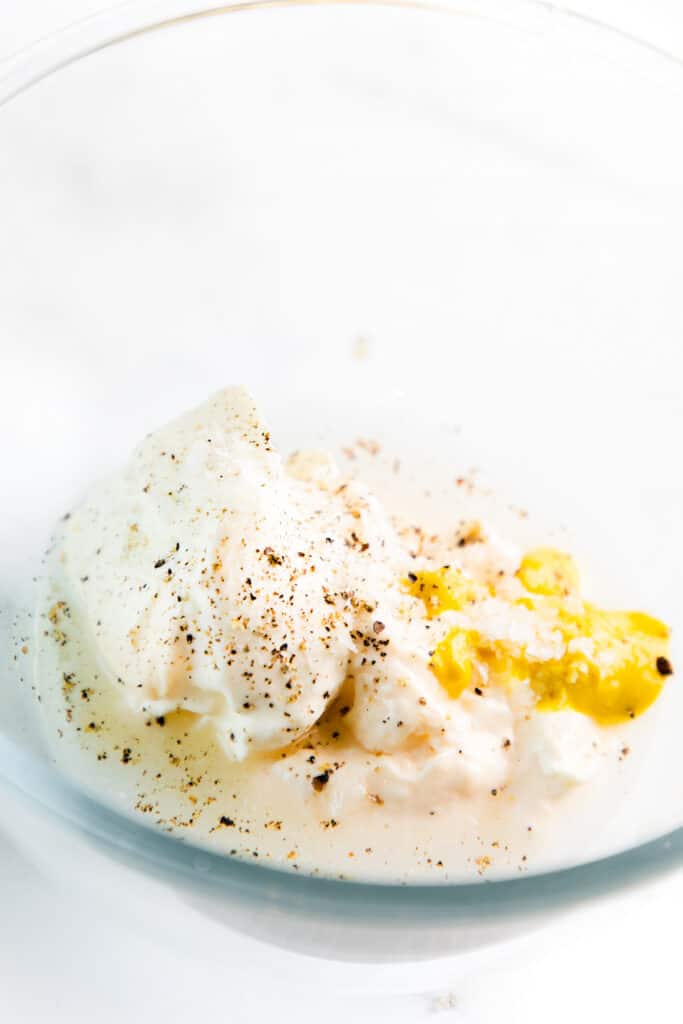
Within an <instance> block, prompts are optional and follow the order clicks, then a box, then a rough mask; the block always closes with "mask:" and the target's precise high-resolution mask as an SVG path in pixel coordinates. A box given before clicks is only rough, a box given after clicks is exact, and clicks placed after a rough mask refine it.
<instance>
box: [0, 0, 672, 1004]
mask: <svg viewBox="0 0 683 1024" xmlns="http://www.w3.org/2000/svg"><path fill="white" fill-rule="evenodd" d="M98 6H99V5H98V4H96V3H91V2H85V0H78V2H73V3H67V2H66V0H64V2H60V3H54V2H41V3H38V2H33V3H32V2H27V0H16V2H14V0H4V3H3V4H2V6H1V7H0V53H9V52H12V51H13V50H14V49H16V48H17V47H18V46H21V45H25V44H26V43H27V42H29V41H30V40H31V39H32V38H35V37H36V36H38V35H42V34H44V33H45V32H49V31H51V30H53V28H55V27H57V26H58V25H59V24H62V23H66V22H68V21H70V20H71V19H72V18H73V17H79V16H82V15H83V14H84V13H88V12H89V11H91V10H95V9H97V7H98ZM575 6H576V8H577V9H578V8H579V7H580V9H582V10H585V11H588V12H590V13H591V14H594V15H595V16H596V17H599V18H603V19H604V20H611V21H614V22H616V23H618V24H620V25H622V26H623V27H624V28H625V29H627V30H629V31H633V32H636V33H639V34H642V35H645V36H647V38H649V39H650V40H651V41H652V42H654V43H657V44H659V45H663V46H665V47H667V48H668V49H671V50H675V51H677V52H679V53H681V54H682V55H683V15H681V14H680V12H679V10H678V5H677V4H674V3H671V2H667V3H664V2H661V0H660V2H658V3H656V4H655V3H649V4H647V5H646V4H645V3H644V2H639V3H635V2H630V3H628V4H627V3H619V4H618V3H615V2H611V0H610V2H607V0H604V2H597V0H594V2H588V0H585V2H584V3H582V4H581V5H579V4H578V3H577V4H576V5H575ZM0 837H1V838H2V845H1V846H0V901H1V907H2V910H1V913H0V950H1V951H2V960H1V961H0V1014H1V1016H2V1021H3V1024H5V1022H7V1024H15V1022H17V1024H23V1022H25V1021H39V1022H41V1024H42V1022H43V1021H56V1022H58V1024H67V1022H69V1024H71V1022H78V1021H81V1020H83V1021H91V1020H93V1019H94V1018H96V1019H98V1020H100V1021H104V1022H105V1024H106V1022H108V1021H114V1020H116V1021H117V1022H119V1021H121V1020H122V1019H125V1018H128V1019H129V1020H130V1021H136V1020H138V1019H142V1015H143V1012H144V1018H145V1019H146V1020H148V1021H152V1022H154V1021H157V1020H158V1021H162V1020H167V1021H171V1022H172V1021H176V1020H177V1021H180V1020H186V1019H187V1018H188V1015H192V1016H196V1019H199V1018H200V1017H201V1015H202V1013H204V1014H205V1015H206V1016H207V1017H209V1016H210V1017H211V1019H218V1020H223V1019H225V1020H230V1021H233V1020H235V1021H238V1022H241V1021H260V1020H270V1019H272V1018H274V1017H276V1016H277V1017H278V1019H280V1020H285V1021H289V1020H292V1021H293V1020H295V1019H299V1017H301V1016H304V1017H305V1019H308V1018H311V1019H313V1018H314V1017H315V1016H318V1015H320V1016H321V1017H323V1018H324V1020H325V1021H326V1024H327V1022H329V1024H335V1022H336V1021H340V1022H341V1021H344V1022H346V1021H348V1020H349V1018H353V1019H357V1020H361V1021H365V1020H367V1021H371V1020H372V1021H382V1020H385V1019H386V1020H391V1021H393V1022H399V1024H400V1022H401V1021H406V1022H407V1021H419V1020H422V1019H425V1020H427V1019H431V1018H432V1014H433V1013H434V1012H436V1011H437V1010H439V1011H442V1012H443V1013H444V1014H445V1016H444V1017H443V1018H442V1019H444V1020H449V1019H453V1020H458V1021H465V1022H467V1024H478V1022H480V1021H481V1022H488V1021H494V1020H499V1019H500V1020H504V1021H506V1022H511V1024H516V1022H517V1021H519V1022H521V1021H525V1022H531V1024H536V1022H539V1024H540V1022H541V1021H545V1020H546V1019H552V1020H553V1021H554V1022H557V1024H563V1022H565V1021H566V1022H569V1021H571V1022H572V1024H574V1022H575V1021H576V1020H577V1018H578V1019H589V1020H591V1021H592V1020H596V1021H597V1020H603V1019H604V1020H619V1021H622V1022H629V1024H630V1022H631V1021H633V1022H635V1021H640V1020H642V1019H644V1018H652V1019H657V1020H658V1021H662V1022H668V1021H676V1020H678V1019H680V1016H681V1010H682V1002H681V994H680V991H681V990H680V983H679V977H678V975H679V968H678V961H679V949H680V943H679V941H678V938H677V936H678V916H679V908H680V907H681V906H682V905H683V877H677V878H674V879H669V880H668V881H666V882H661V883H658V884H657V885H654V886H651V887H649V889H647V890H646V891H643V892H642V893H640V894H638V895H636V896H631V897H629V898H628V900H624V899H621V900H611V901H609V902H606V903H604V904H600V905H599V906H596V907H593V908H591V909H590V910H583V911H581V912H580V913H576V914H574V915H572V916H571V917H570V918H567V919H565V920H563V921H562V922H559V923H556V924H554V925H552V926H550V927H548V928H547V929H546V930H545V931H544V932H543V933H542V934H541V935H532V936H529V937H527V938H525V939H523V940H518V941H516V942H513V943H509V944H508V945H506V946H503V947H498V948H494V949H491V950H488V951H484V952H482V953H475V954H468V955H467V956H463V957H460V958H458V959H453V960H446V961H439V962H433V963H428V964H421V965H413V966H406V965H401V966H397V967H391V966H377V965H372V966H359V965H347V964H345V965H339V964H334V963H325V962H321V961H312V960H307V959H306V958H304V957H300V956H297V955H294V954H287V953H285V952H282V951H279V950H275V949H273V948H271V947H267V946H265V945H262V944H261V943H258V942H256V941H255V940H252V939H246V938H244V937H243V936H241V935H237V934H235V933H233V932H231V931H230V930H229V929H227V928H225V927H223V926H221V925H219V924H216V923H215V922H213V923H209V922H207V921H206V920H204V919H201V918H200V917H198V916H197V915H194V916H193V914H191V913H188V911H187V910H186V908H183V907H179V906H176V904H175V901H174V896H173V894H171V893H168V894H166V896H165V900H167V916H166V919H165V921H164V924H165V925H166V927H163V926H161V925H160V924H159V922H156V921H155V922H150V921H145V920H144V914H141V915H140V919H138V920H136V921H135V922H134V926H133V927H131V922H130V920H129V919H128V918H127V917H126V914H127V913H129V912H130V908H129V906H128V905H127V904H125V905H123V906H121V907H117V899H116V893H115V892H113V893H107V892H106V891H105V892H102V894H101V895H100V896H99V897H98V895H97V894H96V893H93V892H92V891H91V890H87V889H86V891H85V893H84V894H83V893H82V892H81V891H79V889H78V888H77V885H76V880H75V879H74V878H73V877H71V876H69V874H68V872H65V873H64V874H63V875H60V870H59V869H60V856H61V857H63V856H64V845H60V841H59V840H58V839H57V838H56V837H55V834H54V832H53V830H52V829H51V828H48V827H47V826H46V825H45V824H44V823H43V822H41V819H40V815H39V814H37V813H36V812H30V811H28V810H26V809H25V808H23V807H22V806H20V805H19V804H18V803H17V802H16V801H15V799H14V797H13V796H12V795H10V794H8V793H5V792H0ZM65 843H66V847H68V842H67V841H65ZM106 877H107V876H106V873H105V870H104V868H103V882H104V881H106ZM82 895H85V897H86V898H85V899H83V900H81V896H82ZM163 904H164V901H163V900H161V901H160V903H159V906H161V905H163ZM181 911H182V913H181ZM183 927H187V934H186V935H183V934H181V932H180V929H181V928H183ZM198 932H201V935H202V939H203V941H204V942H206V943H207V944H208V943H209V940H211V942H213V946H214V950H215V952H214V955H213V956H211V957H209V958H208V959H207V960H206V961H200V960H198V959H197V958H193V957H192V955H191V951H190V948H189V943H190V940H191V937H192V935H193V934H195V933H198ZM451 1003H452V1004H453V1005H450V1004H451ZM143 1008H144V1010H143ZM437 1019H439V1018H437Z"/></svg>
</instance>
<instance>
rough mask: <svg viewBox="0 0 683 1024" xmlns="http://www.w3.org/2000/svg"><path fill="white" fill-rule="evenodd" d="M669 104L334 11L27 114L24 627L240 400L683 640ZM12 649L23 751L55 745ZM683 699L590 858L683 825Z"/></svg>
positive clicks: (596, 66)
mask: <svg viewBox="0 0 683 1024" xmlns="http://www.w3.org/2000/svg"><path fill="white" fill-rule="evenodd" d="M607 50H609V47H608V46H607ZM607 55H608V56H609V53H608V54H607ZM636 64H637V62H636ZM678 103H679V96H678V95H677V94H676V93H675V92H674V91H672V90H671V89H670V88H669V87H668V86H667V87H664V86H663V85H662V83H661V82H659V81H658V80H657V79H656V76H655V77H654V78H653V77H651V76H649V75H648V74H646V73H645V72H644V71H643V69H642V68H640V67H639V66H636V67H635V68H634V67H623V66H622V65H621V63H620V62H619V61H616V62H615V61H610V60H606V59H604V54H603V55H600V54H598V55H594V54H591V53H590V52H589V50H588V49H587V48H585V47H582V46H581V45H579V44H577V41H576V39H575V37H574V35H573V34H572V35H571V36H569V35H567V36H566V37H565V35H564V34H563V32H562V31H555V32H554V33H553V34H552V36H551V35H544V36H541V37H539V36H537V35H534V34H530V33H528V32H525V31H522V30H521V29H520V28H519V27H515V26H514V25H513V26H510V25H505V24H502V23H498V22H496V21H493V20H490V19H484V18H480V17H474V16H459V15H458V14H457V12H454V11H442V12H435V11H428V10H421V9H413V8H391V7H368V6H362V7H356V6H344V5H340V6H335V5H330V6H312V7H309V6H306V7H301V6H284V7H275V8H272V9H267V10H266V9H261V10H254V11H235V12H232V13H231V14H230V15H229V16H222V17H216V18H210V19H202V20H195V21H187V22H184V23H182V24H177V25H174V26H173V27H172V28H168V29H165V30H159V31H155V32H150V33H145V34H142V35H139V36H137V37H135V38H132V39H129V40H128V41H126V42H124V43H122V44H121V45H117V46H113V47H109V48H106V49H104V50H102V51H100V52H97V53H95V54H92V55H90V56H88V57H87V58H85V59H83V60H80V61H77V62H76V63H74V64H72V65H71V66H69V67H67V68H65V69H63V70H61V71H59V72H58V73H57V74H54V75H52V76H50V77H48V78H46V79H45V80H44V81H42V82H40V83H38V84H37V85H36V86H34V87H33V88H32V89H30V90H29V91H28V92H26V93H24V94H23V95H20V96H19V97H17V98H16V99H15V100H14V101H13V102H12V103H11V104H9V105H7V106H5V107H4V108H2V110H0V223H2V225H3V228H2V232H0V262H1V264H2V266H3V274H2V275H1V276H0V324H1V327H2V338H3V340H2V351H3V362H4V368H3V377H4V383H5V388H4V391H5V395H4V398H3V402H2V404H1V408H0V422H1V423H2V425H3V427H4V429H5V436H6V437H10V438H11V445H10V448H9V450H8V451H6V453H5V459H4V467H3V468H4V474H5V484H6V488H7V490H6V493H7V495H8V496H11V500H8V501H7V502H6V504H5V507H4V509H3V531H2V539H1V540H0V574H1V578H2V602H3V611H4V613H5V614H4V616H3V620H4V621H3V629H7V630H8V629H9V624H10V619H11V618H12V617H14V616H15V615H17V614H23V613H25V612H26V611H27V610H28V609H29V607H30V602H31V600H32V597H31V591H30V586H29V584H30V580H31V577H32V576H33V575H35V574H36V573H38V572H39V565H40V557H41V554H42V552H43V550H44V548H45V546H46V544H47V542H48V539H49V535H50V530H51V527H52V525H53V523H54V522H55V520H56V519H57V517H58V516H59V515H60V514H62V513H63V512H65V511H66V510H67V509H68V508H69V507H70V506H71V505H72V504H73V502H74V501H75V500H77V498H78V496H79V495H80V494H81V493H82V490H83V488H84V486H85V485H86V484H87V482H88V481H89V480H90V479H92V478H93V477H97V476H101V475H102V474H103V473H104V472H106V471H107V470H108V469H109V468H111V467H112V466H113V465H115V464H116V463H118V462H120V461H121V460H122V459H123V458H124V457H125V455H126V453H127V451H128V450H129V448H130V447H131V446H132V444H133V443H134V442H135V441H136V440H137V439H138V438H139V437H140V436H141V435H143V434H144V433H145V432H146V431H148V430H149V429H151V428H153V427H154V426H156V425H158V424H159V423H161V422H163V421H164V420H165V419H166V418H169V417H171V416H172V415H174V414H175V413H176V412H178V411H180V410H181V409H184V408H186V407H189V406H190V405H192V404H193V403H194V402H196V401H199V400H201V399H202V398H203V397H204V396H205V395H206V393H207V392H209V391H211V390H212V389H214V388H216V387H219V386H222V385H224V384H230V383H237V382H244V383H246V384H248V385H249V386H250V387H251V389H252V390H253V391H254V392H255V394H256V395H257V396H258V397H259V398H260V400H261V402H262V404H263V406H264V408H265V409H266V410H267V411H268V412H270V415H271V419H272V422H273V428H274V431H275V435H276V438H278V439H279V440H280V442H281V444H282V446H283V447H284V448H289V447H294V446H297V445H299V444H302V443H307V442H310V441H311V440H312V441H315V442H322V443H329V444H332V445H334V446H338V445H339V444H341V443H344V441H347V440H349V439H350V438H353V437H357V436H359V435H360V436H368V435H370V434H372V435H373V436H378V437H381V439H382V441H383V443H384V444H385V445H386V446H387V447H389V448H392V449H393V450H394V451H396V453H397V454H400V455H402V456H403V457H404V458H406V460H407V461H408V462H409V463H410V464H411V466H412V467H413V469H414V472H415V474H416V478H418V479H419V478H420V474H422V479H423V480H424V481H425V482H426V485H431V484H433V483H435V482H436V481H440V482H441V485H442V486H443V485H444V482H445V481H448V480H451V479H452V478H454V477H455V476H456V475H458V473H459V472H461V471H463V470H469V469H471V468H472V467H477V469H478V471H479V473H480V475H481V479H482V480H483V481H485V483H486V486H487V487H488V486H491V487H493V488H494V490H495V492H496V494H497V495H499V496H500V498H501V502H502V503H503V504H505V505H507V504H513V505H517V506H524V507H528V508H529V509H530V510H531V511H532V516H531V520H530V522H531V526H530V527H529V529H530V531H531V534H530V536H532V535H534V531H535V532H536V534H537V535H538V536H539V537H540V536H541V535H543V536H554V535H558V534H559V533H560V532H561V531H565V532H564V533H562V535H563V536H565V535H566V534H567V532H568V534H569V540H568V543H571V545H572V546H573V548H574V550H575V551H576V552H577V554H578V556H579V559H580V561H581V562H582V564H583V565H584V566H585V567H586V570H587V575H588V577H589V580H588V583H589V589H590V590H591V592H592V593H593V594H594V596H595V597H596V598H599V599H601V600H604V601H607V602H610V603H612V604H614V605H622V606H629V605H633V606H637V607H643V608H646V609H648V610H651V611H652V612H653V613H654V614H657V615H658V616H659V617H661V618H664V619H666V620H667V621H668V622H670V623H671V624H672V625H673V626H674V630H675V634H674V643H675V645H676V644H678V643H679V637H678V632H680V629H681V626H683V604H682V602H681V596H680V587H679V584H678V580H679V578H680V576H681V574H682V572H683V546H682V544H681V538H680V529H679V524H680V520H681V511H682V510H683V490H682V486H681V475H680V470H679V468H678V462H677V458H676V456H677V442H678V438H680V436H681V434H682V430H683V403H682V401H681V394H680V387H679V373H680V365H681V357H680V337H681V329H682V328H683V322H682V321H683V313H682V312H681V304H680V301H679V293H680V273H679V265H680V239H681V237H683V232H682V230H681V229H682V228H683V200H682V196H681V189H680V182H681V180H683V178H682V174H683V145H682V139H681V136H680V133H677V132H674V131H672V130H671V126H672V124H675V123H676V118H677V111H678ZM451 498H452V501H453V509H452V515H453V516H454V517H455V516H457V515H458V510H457V506H456V492H455V489H454V488H453V489H452V492H451V493H450V496H449V492H448V490H447V489H445V490H444V491H443V502H442V506H441V511H442V512H443V513H444V514H451V512H450V505H449V502H450V501H451ZM29 628H30V627H22V629H24V633H25V632H26V630H27V629H29ZM20 632H21V630H20ZM22 635H24V634H22ZM21 646H23V643H22V644H21V645H20V650H19V654H17V648H16V647H14V646H9V642H8V645H7V649H8V650H9V665H8V671H7V672H6V673H5V674H4V676H3V681H2V682H0V687H4V690H5V693H4V694H3V699H4V700H5V702H6V705H7V707H8V708H9V709H10V710H9V711H8V713H7V714H6V716H5V720H4V722H3V725H2V727H0V728H2V730H3V731H4V733H5V734H6V735H7V736H10V737H12V738H13V739H15V740H16V739H18V740H19V741H20V742H21V743H23V744H25V745H29V746H33V748H35V749H38V748H39V747H40V743H39V739H38V738H37V736H36V733H35V729H34V725H33V723H32V721H31V720H30V718H27V716H26V707H25V704H24V702H23V698H20V697H19V696H18V691H17V690H16V688H15V685H14V679H15V676H16V674H17V672H18V673H19V674H22V675H24V676H25V677H27V676H28V675H29V671H28V668H27V664H28V659H29V658H30V652H29V654H28V655H22V654H21ZM679 649H680V648H679ZM22 657H24V658H25V659H26V662H22ZM10 670H11V671H10ZM660 703H661V708H659V709H658V717H657V741H656V743H654V744H652V748H651V750H652V753H651V756H650V757H649V758H648V762H647V764H646V765H644V766H642V770H641V771H639V774H638V776H637V777H634V778H633V779H631V780H630V781H629V789H628V794H626V793H624V794H622V800H621V802H620V804H619V809H618V810H616V809H615V812H614V817H613V823H612V824H610V825H609V827H607V826H605V830H604V832H603V834H602V838H601V843H602V846H601V847H600V849H599V850H597V852H602V853H605V852H611V851H612V850H616V849H623V848H624V847H628V846H633V845H635V844H636V843H639V842H644V841H646V840H648V839H652V838H653V837H656V836H657V835H660V834H662V833H664V832H667V831H669V830H670V829H673V828H675V827H678V826H680V824H681V820H682V819H681V808H682V807H683V771H681V753H680V751H679V749H678V746H679V745H678V741H677V736H676V721H680V715H681V712H682V711H683V699H682V695H681V691H680V687H678V686H676V685H672V686H671V687H670V688H669V690H668V692H667V694H666V696H665V698H663V699H662V701H661V702H660ZM1 767H2V764H1V763H0V768H1ZM8 770H9V766H8ZM626 795H628V799H626ZM595 855H597V853H596V849H593V850H592V852H591V853H590V856H595Z"/></svg>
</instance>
